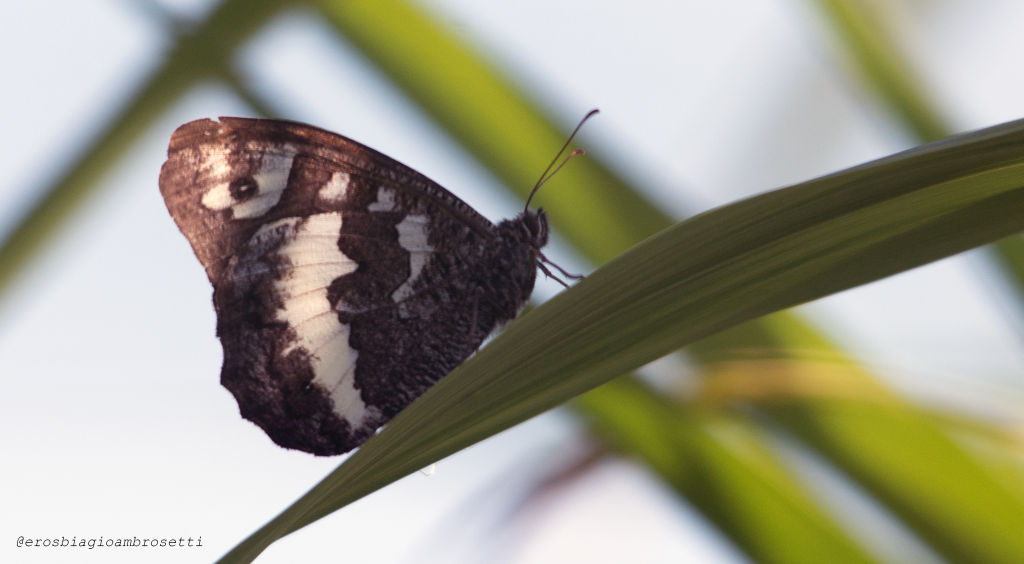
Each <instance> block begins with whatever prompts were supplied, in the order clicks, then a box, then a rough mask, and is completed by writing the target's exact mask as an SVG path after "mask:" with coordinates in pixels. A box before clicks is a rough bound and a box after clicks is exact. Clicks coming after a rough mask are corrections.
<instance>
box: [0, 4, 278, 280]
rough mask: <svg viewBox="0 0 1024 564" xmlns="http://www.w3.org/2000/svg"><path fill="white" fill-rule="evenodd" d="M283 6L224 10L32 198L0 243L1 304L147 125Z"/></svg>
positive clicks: (217, 69)
mask: <svg viewBox="0 0 1024 564" xmlns="http://www.w3.org/2000/svg"><path fill="white" fill-rule="evenodd" d="M287 4H289V2H288V1H286V0H231V1H228V2H224V3H222V4H221V5H220V6H218V8H217V9H216V10H214V11H213V12H212V13H211V14H210V16H209V17H208V18H207V19H206V20H205V21H204V22H203V23H202V25H199V26H197V27H196V28H195V29H194V31H192V33H191V34H190V35H189V36H187V37H184V38H182V40H181V41H179V42H178V43H177V44H176V46H175V48H174V49H173V50H172V51H171V52H170V53H169V54H168V56H167V59H166V61H165V62H164V64H163V66H161V68H159V69H158V70H155V71H154V72H153V73H152V74H151V75H150V76H149V77H148V78H146V79H145V80H144V85H143V86H142V88H140V89H139V91H138V92H137V93H136V94H135V96H134V97H133V98H132V99H131V100H130V101H128V102H127V103H126V104H125V109H124V110H123V111H122V112H121V114H120V115H118V116H117V118H116V119H114V120H113V121H111V122H110V123H109V124H108V125H107V127H106V128H105V129H104V130H103V131H102V132H100V133H99V134H98V135H97V136H96V138H95V141H94V142H93V143H92V144H91V145H90V146H89V148H88V149H86V151H85V152H84V153H83V154H82V155H81V156H80V157H79V158H78V160H76V161H75V162H74V163H72V164H70V165H69V166H68V168H67V169H66V170H65V171H64V173H63V174H62V175H61V176H60V177H59V178H58V179H57V181H55V182H54V183H53V184H52V185H51V186H47V187H44V188H41V189H40V190H38V192H39V194H40V197H39V200H38V202H37V203H36V205H35V206H34V207H33V208H32V209H31V210H30V211H29V212H28V213H27V214H26V215H25V217H24V218H23V219H22V220H21V222H20V223H19V224H18V225H17V226H15V228H14V229H13V230H12V231H11V233H10V235H8V236H7V237H6V238H5V239H4V240H3V241H2V242H0V297H2V296H3V295H4V293H5V292H6V291H7V289H8V287H9V286H10V284H11V282H13V280H14V279H15V277H16V276H17V275H18V274H19V273H20V272H21V271H22V269H23V268H25V266H26V265H27V264H28V263H29V261H30V260H31V259H33V258H34V257H35V256H36V254H37V253H39V252H40V251H41V250H42V249H43V248H44V247H45V246H46V244H47V243H49V242H51V241H52V240H53V237H54V236H55V234H56V233H57V232H58V231H59V229H60V227H61V226H62V225H63V224H64V222H65V221H67V219H68V218H69V217H70V216H71V214H72V213H74V212H76V211H77V210H78V209H79V208H80V207H81V205H82V204H83V203H84V202H85V201H86V200H87V198H89V197H90V196H92V195H93V193H94V192H95V190H96V189H97V187H98V186H99V185H100V183H99V182H100V180H101V179H102V178H103V176H104V175H105V174H106V173H107V171H109V170H110V168H111V167H112V166H113V165H114V164H115V163H116V162H118V160H119V159H120V158H121V157H122V156H123V155H124V154H125V152H126V151H127V150H128V149H129V148H130V147H131V146H132V145H133V144H134V143H135V142H137V141H138V139H139V138H140V137H141V136H142V134H143V133H144V132H145V131H146V130H147V129H148V128H149V127H150V125H151V124H152V123H153V121H154V120H156V119H157V118H158V117H160V115H161V114H162V113H163V112H164V111H166V110H167V108H169V107H170V106H171V105H172V104H173V103H174V102H176V101H178V100H179V99H180V98H181V97H182V95H184V94H185V93H186V92H188V90H189V88H191V87H193V86H195V85H196V83H198V82H199V81H201V80H204V79H208V78H210V77H214V76H218V75H219V74H220V73H221V72H222V70H223V69H225V68H228V67H229V65H230V63H231V61H230V59H231V57H232V56H233V54H234V50H235V49H237V48H238V46H239V45H240V44H242V43H243V42H244V41H245V40H246V39H248V37H249V36H250V35H251V34H252V33H253V31H254V30H256V29H258V28H259V27H261V26H262V25H263V24H264V23H265V22H266V21H267V20H268V19H269V18H271V17H272V16H273V15H274V14H276V13H277V12H278V11H279V10H280V9H281V7H282V6H285V5H287Z"/></svg>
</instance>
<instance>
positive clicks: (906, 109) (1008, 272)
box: [816, 0, 1024, 308]
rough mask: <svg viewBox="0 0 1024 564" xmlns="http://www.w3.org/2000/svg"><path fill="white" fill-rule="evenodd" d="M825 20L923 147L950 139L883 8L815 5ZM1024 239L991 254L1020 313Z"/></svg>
mask: <svg viewBox="0 0 1024 564" xmlns="http://www.w3.org/2000/svg"><path fill="white" fill-rule="evenodd" d="M816 3H817V4H818V6H819V7H820V8H821V10H822V12H823V13H824V14H825V15H826V16H827V18H828V20H827V21H828V23H829V25H830V28H831V30H832V31H833V32H834V33H833V37H836V38H837V39H838V40H839V41H840V46H841V47H842V48H843V50H844V53H845V54H846V55H847V56H848V57H849V59H850V61H851V62H852V63H853V65H854V67H855V68H856V69H857V70H858V71H859V73H858V75H859V76H860V78H861V80H862V81H863V82H864V84H865V86H866V87H867V88H868V89H869V90H871V91H872V92H874V93H875V94H876V95H877V96H878V97H879V99H880V101H881V102H882V103H883V104H885V106H887V107H888V109H889V111H890V113H891V114H892V115H893V116H894V117H895V118H896V119H897V120H898V121H899V122H902V123H903V125H904V127H906V128H907V130H908V131H910V132H911V134H913V135H914V137H915V138H916V139H917V140H918V141H920V142H926V141H934V140H936V139H940V138H942V137H945V136H947V135H949V134H950V133H951V131H952V128H951V127H949V125H947V123H946V120H945V119H943V117H942V115H941V114H940V112H939V111H938V110H937V109H936V106H935V104H934V103H933V101H932V100H931V99H930V98H929V96H928V95H927V94H926V93H925V91H924V89H922V88H921V87H920V86H919V82H918V81H917V80H916V79H915V77H916V76H917V73H916V72H914V69H913V68H912V66H911V65H910V64H909V63H908V62H907V59H908V58H907V57H905V56H904V55H903V48H902V46H901V45H900V44H899V43H898V42H897V41H895V40H894V36H895V35H896V30H893V29H889V28H888V26H887V25H886V20H885V17H884V13H885V12H884V10H883V6H884V4H882V3H875V2H871V1H865V0H816ZM1022 249H1024V240H1022V239H1021V237H1020V236H1019V235H1012V236H1010V237H1008V238H1007V239H1005V240H1003V241H999V242H997V243H995V244H994V245H993V246H992V247H990V248H989V249H988V251H989V256H990V257H991V258H992V259H993V261H994V262H995V263H996V264H997V265H998V266H999V269H1000V272H1001V273H1002V274H1003V276H1004V278H1005V279H1006V281H1007V282H1008V284H1009V287H1010V288H1012V289H1013V290H1014V291H1015V292H1016V303H1015V305H1016V306H1017V307H1018V308H1024V250H1022Z"/></svg>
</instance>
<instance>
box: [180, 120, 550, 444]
mask: <svg viewBox="0 0 1024 564" xmlns="http://www.w3.org/2000/svg"><path fill="white" fill-rule="evenodd" d="M160 189H161V193H162V194H163V196H164V200H165V202H166V204H167V207H168V209H169V211H170V212H171V215H172V217H173V218H174V220H175V222H176V223H177V224H178V227H179V228H180V229H181V231H182V232H183V233H184V234H185V236H186V238H187V239H188V240H189V242H190V243H191V245H192V248H193V250H194V251H195V253H196V256H197V257H198V258H199V260H200V262H201V263H202V265H203V267H204V268H205V269H206V273H207V276H208V277H209V278H210V281H211V283H212V284H213V286H214V306H215V308H216V311H217V333H218V336H219V337H220V339H221V342H222V345H223V348H224V366H223V369H222V372H221V381H222V383H223V384H224V385H225V387H227V388H228V389H229V390H230V391H231V392H232V393H233V394H234V395H235V397H236V399H237V400H238V403H239V406H240V409H241V412H242V415H243V416H244V417H246V418H247V419H250V420H252V421H254V422H255V423H256V424H258V425H259V426H260V427H262V428H263V429H264V430H265V431H266V432H267V434H268V435H270V437H271V438H272V439H273V440H274V441H275V442H277V443H278V444H280V445H282V446H285V447H288V448H297V449H301V450H305V451H307V452H312V453H314V454H321V455H327V454H339V453H342V452H346V451H348V450H350V449H352V448H354V447H355V446H358V445H359V444H361V443H362V442H363V441H365V440H366V439H367V438H369V436H371V435H372V434H373V433H374V431H375V430H376V429H377V428H378V427H379V426H380V425H382V424H383V423H385V422H386V421H387V420H389V419H390V418H391V417H393V416H394V414H395V413H397V412H398V411H399V410H401V409H402V408H404V407H405V406H406V405H407V404H408V403H409V402H411V401H412V400H413V399H415V398H416V397H418V396H419V395H420V394H421V393H422V392H423V391H425V390H426V389H427V388H428V387H429V386H431V385H433V384H434V383H435V382H436V381H437V380H438V379H440V378H441V377H442V376H444V375H445V374H447V373H448V372H449V371H451V370H452V369H453V368H454V367H455V366H457V365H458V364H459V363H460V362H462V361H463V360H464V359H465V358H466V357H467V356H469V355H470V354H471V353H472V352H473V351H474V350H475V349H476V348H477V347H478V346H479V344H480V342H482V340H483V339H484V338H485V337H486V336H487V335H488V334H489V333H490V332H491V331H492V330H493V328H494V327H495V326H496V325H497V324H498V323H500V322H503V321H506V320H508V319H511V318H512V317H514V316H515V313H516V310H517V309H518V308H519V307H520V306H521V305H522V303H524V302H525V300H526V299H527V298H528V296H529V292H530V290H531V289H532V286H533V278H534V275H535V273H534V266H533V261H534V260H535V255H534V254H533V251H532V247H530V245H523V244H522V241H521V238H522V236H520V235H519V234H518V233H519V232H520V231H521V230H519V229H515V227H514V226H511V225H510V226H508V227H505V224H506V223H508V222H503V224H502V226H503V227H502V228H501V229H498V228H497V227H496V226H494V225H492V224H491V223H490V222H489V221H487V220H486V219H485V218H483V217H482V216H480V215H479V214H478V213H476V212H475V211H474V210H473V209H472V208H470V207H469V206H468V205H466V204H465V203H463V202H462V201H461V200H459V199H458V198H456V197H455V196H454V195H452V194H451V193H449V192H448V191H446V190H444V189H443V188H442V187H440V186H439V185H437V184H436V183H434V182H432V181H431V180H429V179H427V178H426V177H424V176H423V175H421V174H419V173H417V172H416V171H414V170H412V169H410V168H408V167H406V166H405V165H402V164H401V163H398V162H397V161H394V160H393V159H391V158H389V157H387V156H385V155H382V154H380V153H378V152H376V151H374V150H372V149H370V148H368V147H365V146H363V145H361V144H359V143H356V142H354V141H352V140H350V139H347V138H344V137H342V136H339V135H336V134H333V133H329V132H327V131H324V130H321V129H318V128H315V127H312V126H307V125H303V124H298V123H293V122H286V121H277V120H254V119H244V118H221V119H220V121H213V120H198V121H194V122H191V123H188V124H185V125H183V126H181V127H180V128H179V129H178V130H177V131H176V132H175V133H174V135H173V136H172V139H171V143H170V147H169V149H168V159H167V162H166V163H165V164H164V166H163V168H162V170H161V173H160ZM534 217H535V216H534ZM504 232H508V233H509V235H503V233H504ZM509 271H512V272H517V273H520V275H518V276H515V277H512V278H514V280H512V282H511V283H510V282H509V280H511V279H510V278H509V276H508V272H509ZM527 272H528V275H527V274H526V273H527Z"/></svg>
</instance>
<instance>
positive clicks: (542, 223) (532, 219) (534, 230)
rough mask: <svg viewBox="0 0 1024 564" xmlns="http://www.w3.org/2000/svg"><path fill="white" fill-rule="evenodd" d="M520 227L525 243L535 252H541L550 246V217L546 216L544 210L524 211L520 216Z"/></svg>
mask: <svg viewBox="0 0 1024 564" xmlns="http://www.w3.org/2000/svg"><path fill="white" fill-rule="evenodd" d="M519 225H520V226H521V228H522V231H523V232H522V237H523V241H525V242H526V243H528V244H529V245H530V246H531V247H533V248H534V249H535V250H537V251H540V249H541V248H542V247H543V246H544V245H547V244H548V216H547V215H545V214H544V210H542V209H540V208H537V210H536V211H533V210H526V211H524V212H523V213H521V214H519Z"/></svg>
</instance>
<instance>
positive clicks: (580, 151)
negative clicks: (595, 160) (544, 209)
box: [524, 108, 598, 211]
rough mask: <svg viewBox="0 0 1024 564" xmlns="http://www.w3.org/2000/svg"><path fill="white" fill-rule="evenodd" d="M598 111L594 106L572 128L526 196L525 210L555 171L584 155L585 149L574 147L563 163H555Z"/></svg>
mask: <svg viewBox="0 0 1024 564" xmlns="http://www.w3.org/2000/svg"><path fill="white" fill-rule="evenodd" d="M596 113H598V109H597V108H594V109H593V110H590V111H589V112H587V115H585V116H583V119H581V120H580V123H579V124H577V125H576V129H574V130H572V134H571V135H569V138H568V139H566V140H565V144H564V145H562V148H561V149H559V150H558V154H557V155H555V158H553V159H551V164H549V165H548V167H547V168H546V169H544V172H543V173H541V175H540V178H539V179H538V180H537V183H536V184H534V185H533V190H531V191H530V197H529V198H526V207H525V208H524V211H525V210H528V209H530V201H531V200H533V195H534V194H536V193H537V190H540V187H541V186H543V185H544V184H545V183H546V182H547V181H548V180H551V177H552V176H554V175H555V173H557V172H558V171H559V170H561V169H562V167H563V166H565V163H567V162H569V159H571V158H573V157H575V156H576V155H582V154H585V153H586V151H584V150H583V149H574V150H573V151H572V152H571V153H569V156H567V157H565V160H563V161H562V163H561V164H559V165H558V166H557V167H556V166H555V163H557V162H558V158H559V157H561V156H562V153H564V152H565V150H566V149H567V148H568V147H569V144H570V143H572V140H573V138H575V137H576V134H577V133H579V131H580V128H581V127H583V124H584V123H586V122H587V120H588V119H590V118H591V116H593V115H594V114H596ZM552 167H554V170H551V168H552Z"/></svg>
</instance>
